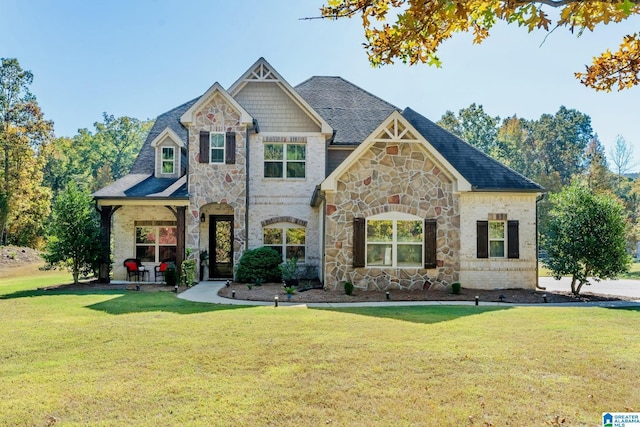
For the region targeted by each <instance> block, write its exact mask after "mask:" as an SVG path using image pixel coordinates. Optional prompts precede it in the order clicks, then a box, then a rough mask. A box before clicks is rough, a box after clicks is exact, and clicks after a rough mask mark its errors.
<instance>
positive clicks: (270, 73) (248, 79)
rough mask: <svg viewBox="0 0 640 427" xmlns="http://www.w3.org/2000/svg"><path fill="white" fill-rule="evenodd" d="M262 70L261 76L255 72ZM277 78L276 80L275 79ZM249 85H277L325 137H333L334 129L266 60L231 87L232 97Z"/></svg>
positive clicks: (257, 62) (257, 63)
mask: <svg viewBox="0 0 640 427" xmlns="http://www.w3.org/2000/svg"><path fill="white" fill-rule="evenodd" d="M256 68H260V71H261V74H256V73H255V72H254V70H255V69H256ZM267 77H269V78H267ZM274 77H275V78H274ZM247 83H275V84H277V85H278V86H280V88H281V89H282V91H283V92H284V93H285V94H287V95H288V96H289V98H291V100H292V101H293V102H294V103H295V104H297V105H298V107H300V109H301V110H303V111H304V112H305V113H306V114H307V115H308V116H309V117H310V118H311V119H312V120H313V121H314V122H316V124H318V125H319V126H320V132H321V133H322V134H323V135H327V136H329V135H333V128H332V127H331V126H330V125H329V123H327V122H326V121H325V120H324V119H323V118H322V116H320V114H318V113H317V112H316V111H315V110H314V109H313V108H311V106H310V105H309V104H308V103H307V101H305V100H304V99H303V98H302V97H301V96H300V95H299V94H298V92H296V90H295V89H294V88H293V87H292V86H291V85H290V84H289V83H288V82H287V81H286V80H285V79H284V78H282V76H281V75H280V74H279V73H278V72H277V71H276V70H275V68H273V67H272V66H271V64H269V63H268V62H267V60H266V59H264V58H260V59H258V60H257V61H256V62H255V63H254V64H253V65H252V66H251V67H249V69H248V70H247V71H245V72H244V74H242V76H240V78H239V79H238V80H236V81H235V83H233V84H232V85H231V87H229V91H228V93H229V94H230V96H234V97H235V96H236V95H237V94H238V93H239V92H240V91H241V90H242V88H243V87H244V86H245V85H246V84H247Z"/></svg>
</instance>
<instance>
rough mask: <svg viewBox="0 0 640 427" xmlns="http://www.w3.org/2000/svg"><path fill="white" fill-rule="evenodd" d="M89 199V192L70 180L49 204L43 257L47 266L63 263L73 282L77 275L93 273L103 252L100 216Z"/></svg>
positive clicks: (90, 198) (76, 280)
mask: <svg viewBox="0 0 640 427" xmlns="http://www.w3.org/2000/svg"><path fill="white" fill-rule="evenodd" d="M92 202H93V200H92V197H91V195H90V194H89V193H87V192H85V191H81V190H80V189H79V188H78V186H77V185H76V184H75V183H74V182H73V181H72V182H70V183H69V185H68V186H67V187H66V189H65V190H64V191H63V192H62V193H60V195H59V196H58V198H57V199H56V201H55V202H54V205H53V215H52V216H53V218H52V221H51V225H50V230H49V233H50V234H49V237H48V240H47V245H46V253H45V255H44V258H45V260H46V261H47V262H48V263H50V264H51V265H64V266H66V267H67V268H68V269H69V271H71V273H72V274H73V282H74V283H78V279H79V277H80V275H81V274H82V275H86V274H89V273H94V274H95V272H96V271H97V269H98V266H99V263H100V259H101V256H102V255H103V252H102V251H103V249H102V245H101V239H100V218H99V217H98V214H97V212H96V211H95V209H93V205H92Z"/></svg>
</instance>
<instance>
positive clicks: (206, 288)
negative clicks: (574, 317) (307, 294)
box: [178, 279, 640, 308]
mask: <svg viewBox="0 0 640 427" xmlns="http://www.w3.org/2000/svg"><path fill="white" fill-rule="evenodd" d="M552 280H553V279H552ZM224 285H225V282H224V281H209V282H200V283H198V284H197V285H195V286H193V287H191V288H189V289H187V290H186V291H184V292H182V293H180V294H178V298H182V299H184V300H187V301H194V302H208V303H212V304H233V305H252V306H260V305H262V306H273V305H274V302H273V301H247V300H238V299H230V298H223V297H221V296H219V295H218V291H219V290H220V289H221V288H222V287H223V286H224ZM541 286H543V284H542V283H541ZM278 305H279V306H283V307H316V308H340V307H382V306H388V307H395V306H415V305H441V306H442V305H475V302H474V301H377V302H340V303H338V302H314V303H302V304H301V303H288V302H285V301H284V300H279V301H278ZM480 305H482V306H506V307H513V306H516V305H521V306H534V307H539V306H541V307H609V308H611V307H640V301H604V302H572V303H560V304H551V303H550V304H510V303H500V302H487V301H480Z"/></svg>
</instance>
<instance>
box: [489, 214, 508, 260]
mask: <svg viewBox="0 0 640 427" xmlns="http://www.w3.org/2000/svg"><path fill="white" fill-rule="evenodd" d="M505 230H506V227H505V222H504V221H489V258H504V254H505V251H504V248H505Z"/></svg>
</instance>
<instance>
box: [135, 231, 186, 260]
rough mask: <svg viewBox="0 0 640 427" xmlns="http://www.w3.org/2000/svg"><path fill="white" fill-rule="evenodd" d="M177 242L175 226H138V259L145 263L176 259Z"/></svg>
mask: <svg viewBox="0 0 640 427" xmlns="http://www.w3.org/2000/svg"><path fill="white" fill-rule="evenodd" d="M150 222H151V221H150ZM177 242H178V238H177V228H176V227H175V226H165V225H162V226H154V225H145V226H136V258H139V259H140V260H141V261H143V262H154V263H159V262H161V261H163V260H165V259H176V245H177Z"/></svg>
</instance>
